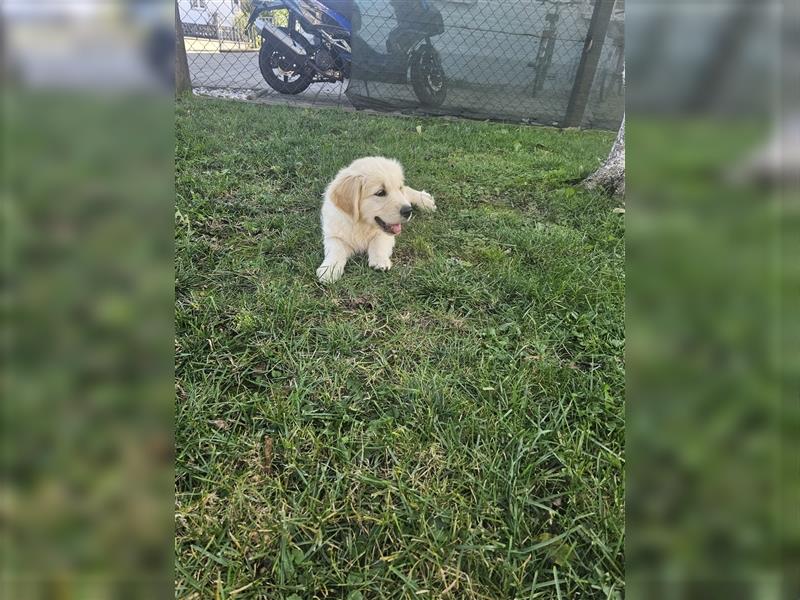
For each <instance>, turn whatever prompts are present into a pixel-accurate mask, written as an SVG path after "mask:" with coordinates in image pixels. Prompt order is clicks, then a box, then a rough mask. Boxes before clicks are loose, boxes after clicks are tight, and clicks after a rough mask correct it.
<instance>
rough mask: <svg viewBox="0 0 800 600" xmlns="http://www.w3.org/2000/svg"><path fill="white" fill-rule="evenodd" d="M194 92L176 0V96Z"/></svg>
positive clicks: (176, 0) (176, 1)
mask: <svg viewBox="0 0 800 600" xmlns="http://www.w3.org/2000/svg"><path fill="white" fill-rule="evenodd" d="M191 90H192V78H191V76H190V75H189V60H188V59H187V58H186V44H185V42H184V41H183V25H181V15H180V11H179V10H178V0H175V94H176V95H180V94H183V93H186V92H191Z"/></svg>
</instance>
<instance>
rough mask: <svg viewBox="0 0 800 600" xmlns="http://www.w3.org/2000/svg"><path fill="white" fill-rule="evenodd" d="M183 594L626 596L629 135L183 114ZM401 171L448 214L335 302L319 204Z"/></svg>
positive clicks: (179, 331) (179, 289)
mask: <svg viewBox="0 0 800 600" xmlns="http://www.w3.org/2000/svg"><path fill="white" fill-rule="evenodd" d="M176 110H177V116H176V119H177V120H176V189H177V205H176V212H175V227H176V232H175V245H176V256H175V295H176V308H175V310H176V341H175V353H176V393H177V399H176V452H177V457H176V508H175V511H176V538H175V540H176V541H175V552H176V586H177V587H176V596H177V597H181V598H197V599H200V598H264V599H269V600H282V599H283V600H289V599H291V600H306V599H311V598H347V599H350V600H355V599H363V600H369V599H373V598H491V599H502V600H505V599H511V598H520V599H528V598H564V599H573V598H606V597H612V598H615V597H621V596H622V595H623V592H624V590H623V585H624V584H623V573H624V565H623V563H624V560H623V544H624V537H623V532H624V484H623V468H624V457H623V447H624V400H623V398H624V376H625V374H624V362H623V348H624V327H623V324H624V258H625V257H624V252H625V244H624V222H623V218H622V216H621V215H620V214H617V213H615V212H614V211H613V209H614V207H615V206H616V205H617V204H616V201H614V200H612V199H610V198H607V197H605V196H603V195H601V194H597V193H588V192H586V191H584V190H582V189H580V188H579V187H576V182H577V181H579V180H580V179H581V178H582V177H583V176H585V175H586V174H588V173H589V172H590V171H591V170H592V169H593V168H594V167H595V166H596V165H597V164H598V162H599V160H600V159H601V158H602V157H603V156H604V155H605V154H606V153H607V151H608V148H609V147H610V145H611V143H612V141H613V137H614V134H613V133H609V132H581V131H572V130H569V131H559V130H556V129H546V128H534V127H524V126H516V125H509V124H502V123H483V122H475V121H463V120H444V119H424V118H400V117H391V116H375V115H369V114H361V113H348V112H344V111H340V110H309V109H299V108H289V107H274V106H263V105H252V104H243V103H234V102H229V101H219V100H209V99H200V98H186V99H182V100H180V101H179V102H178V104H177V109H176ZM370 154H381V155H385V156H391V157H394V158H397V159H399V160H400V161H401V162H402V163H403V164H404V165H405V169H406V177H407V181H408V183H409V184H410V185H412V186H414V187H416V188H418V189H426V190H428V191H429V192H431V193H432V194H433V195H434V197H435V198H436V201H437V204H438V207H439V210H438V211H437V212H436V213H433V214H422V215H419V216H418V217H417V218H416V219H414V220H413V221H412V222H411V223H410V224H409V226H408V227H407V228H404V230H403V233H402V234H401V236H400V237H399V238H398V240H397V246H396V250H395V254H394V257H393V261H394V265H395V266H394V267H393V269H392V270H391V271H389V272H388V273H380V272H375V271H373V270H371V269H370V268H369V267H368V266H367V264H366V259H365V258H363V257H359V258H355V259H353V260H351V261H350V262H349V263H348V265H347V268H346V270H345V274H344V276H343V278H342V279H341V280H340V281H339V282H337V283H336V284H334V285H333V286H330V287H322V286H320V285H319V284H318V283H317V282H316V279H315V269H316V267H317V266H318V265H319V263H320V260H321V258H322V245H321V237H320V230H319V205H320V201H321V194H322V191H323V189H324V186H325V184H326V183H327V182H328V181H329V180H330V178H331V177H332V176H333V175H334V173H335V172H336V171H337V170H338V169H339V168H341V167H342V166H344V165H345V164H347V163H348V162H349V161H351V160H352V159H354V158H357V157H359V156H364V155H370Z"/></svg>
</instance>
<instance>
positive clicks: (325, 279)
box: [317, 263, 344, 283]
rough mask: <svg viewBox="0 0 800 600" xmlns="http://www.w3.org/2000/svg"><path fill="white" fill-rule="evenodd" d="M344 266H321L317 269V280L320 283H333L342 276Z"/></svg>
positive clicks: (336, 264) (335, 264)
mask: <svg viewBox="0 0 800 600" xmlns="http://www.w3.org/2000/svg"><path fill="white" fill-rule="evenodd" d="M343 271H344V265H342V264H338V263H334V264H332V265H326V264H324V263H323V264H321V265H320V266H319V268H318V269H317V279H319V281H320V283H333V282H334V281H336V280H337V279H339V278H340V277H341V276H342V272H343Z"/></svg>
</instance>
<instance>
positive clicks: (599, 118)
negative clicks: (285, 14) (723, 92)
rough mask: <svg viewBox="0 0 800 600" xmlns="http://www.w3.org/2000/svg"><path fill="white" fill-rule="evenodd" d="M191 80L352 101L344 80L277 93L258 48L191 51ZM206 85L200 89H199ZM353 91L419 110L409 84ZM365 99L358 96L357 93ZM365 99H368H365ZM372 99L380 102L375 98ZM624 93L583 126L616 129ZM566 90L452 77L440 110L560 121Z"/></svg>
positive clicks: (335, 102) (227, 91) (223, 89)
mask: <svg viewBox="0 0 800 600" xmlns="http://www.w3.org/2000/svg"><path fill="white" fill-rule="evenodd" d="M187 56H188V59H189V71H190V72H191V75H192V84H193V85H194V86H195V89H196V91H198V92H199V93H202V94H205V93H208V90H209V89H214V94H213V95H217V96H221V97H230V98H238V99H250V100H260V101H264V102H269V103H280V104H286V103H289V104H304V105H324V106H344V107H349V106H352V104H351V102H350V101H349V100H348V98H347V96H346V95H345V93H344V86H343V85H342V84H341V83H335V84H334V83H317V84H312V85H310V86H309V87H308V89H307V90H306V91H304V92H302V93H301V94H297V95H296V96H287V95H284V94H278V93H277V92H275V91H274V90H273V89H272V88H270V87H269V86H268V85H267V84H266V82H265V81H264V78H263V77H262V76H261V72H260V71H259V68H258V53H257V52H256V51H248V52H209V51H206V52H187ZM197 88H201V89H199V90H198V89H197ZM350 91H351V97H352V98H353V101H354V102H356V105H357V106H358V107H359V108H365V107H366V108H373V109H376V110H381V111H418V110H419V103H418V101H417V99H416V97H415V96H414V93H413V91H412V89H411V86H410V85H394V84H380V83H370V84H369V85H368V87H367V86H366V85H365V84H364V83H363V82H353V84H352V86H351V90H350ZM357 94H358V95H360V96H361V100H356V98H355V96H356V95H357ZM362 100H363V101H362ZM373 100H374V101H375V102H373ZM619 102H621V97H619V98H618V97H613V98H609V99H608V100H607V101H606V102H603V103H596V104H594V106H593V109H592V110H591V111H587V116H586V118H585V119H584V127H598V128H602V129H610V130H615V129H617V127H618V126H619V118H620V115H621V114H622V111H621V110H620V107H619ZM566 104H567V98H566V96H565V95H564V93H563V91H558V90H544V91H542V92H540V93H539V94H537V95H536V96H534V95H533V94H532V93H531V91H530V89H529V87H528V86H526V85H513V86H512V85H505V86H500V85H493V86H476V85H474V84H473V85H463V84H459V83H458V82H450V84H449V90H448V93H447V100H446V102H445V104H444V105H443V106H442V107H441V110H440V111H439V113H440V114H449V115H456V116H466V117H473V118H487V116H491V117H492V118H500V119H508V120H511V121H523V122H528V123H537V124H541V125H555V126H558V125H559V124H560V121H561V120H562V118H563V115H564V111H565V110H566Z"/></svg>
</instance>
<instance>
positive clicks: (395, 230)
mask: <svg viewBox="0 0 800 600" xmlns="http://www.w3.org/2000/svg"><path fill="white" fill-rule="evenodd" d="M402 230H403V225H402V224H401V223H397V224H395V225H389V231H391V232H392V233H393V234H395V235H397V234H398V233H400V232H401V231H402Z"/></svg>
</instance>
